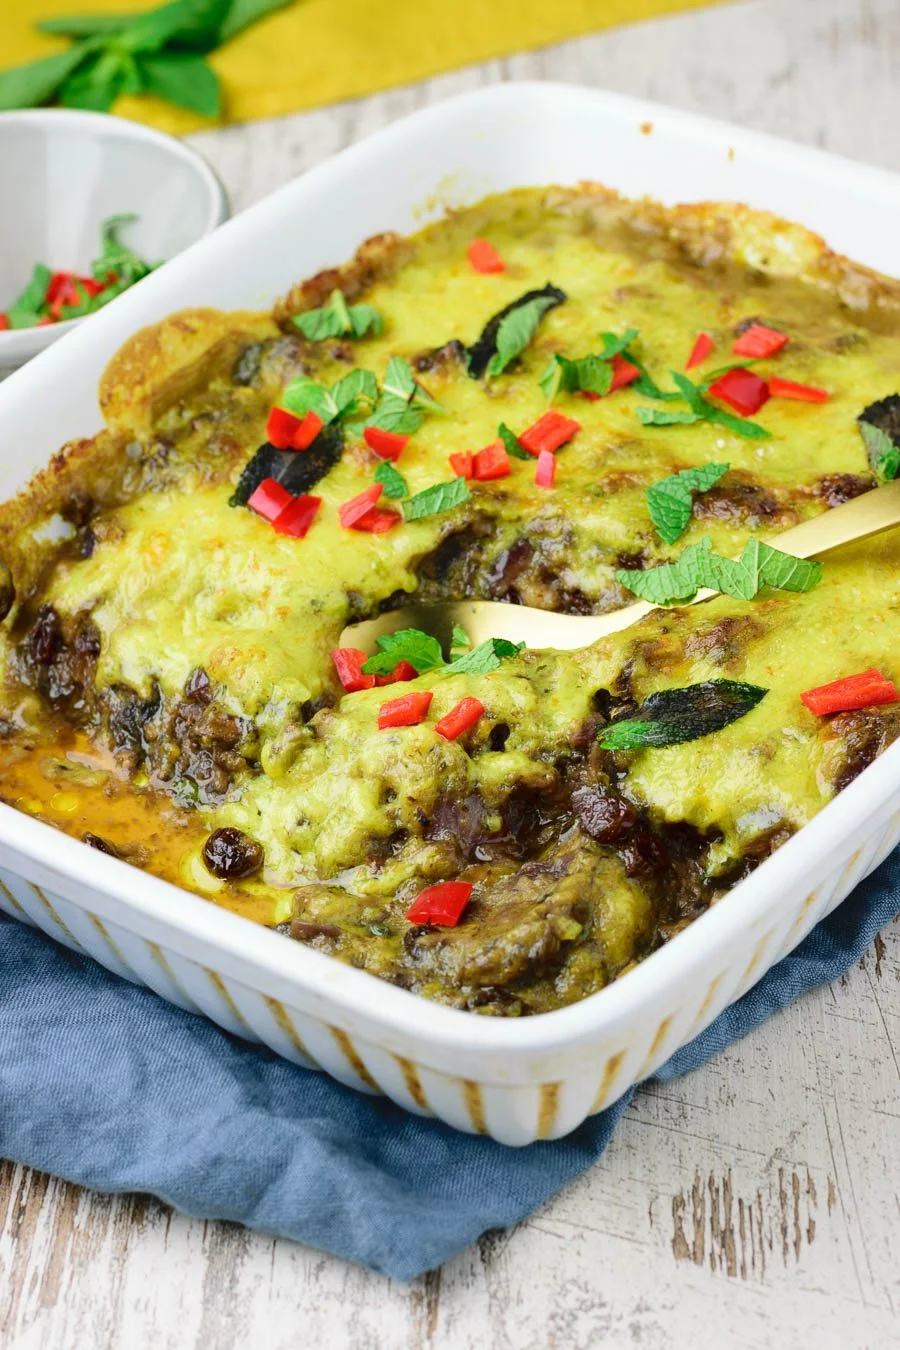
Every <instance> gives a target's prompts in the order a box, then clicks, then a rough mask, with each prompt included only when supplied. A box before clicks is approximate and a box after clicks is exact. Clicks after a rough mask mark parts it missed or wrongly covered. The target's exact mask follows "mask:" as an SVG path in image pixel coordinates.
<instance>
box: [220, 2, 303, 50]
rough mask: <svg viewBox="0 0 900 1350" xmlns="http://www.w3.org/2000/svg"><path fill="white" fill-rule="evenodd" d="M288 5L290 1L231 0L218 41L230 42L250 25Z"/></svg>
mask: <svg viewBox="0 0 900 1350" xmlns="http://www.w3.org/2000/svg"><path fill="white" fill-rule="evenodd" d="M289 4H291V0H231V8H230V9H229V11H228V14H227V15H226V17H225V22H224V23H223V24H222V27H221V28H220V29H219V41H220V42H221V43H225V42H230V41H231V39H232V38H233V37H237V35H238V33H241V32H243V30H244V29H245V28H249V27H250V25H251V24H253V23H257V22H258V21H259V20H260V19H264V18H265V17H266V16H267V15H268V14H273V13H274V12H275V10H277V9H284V7H285V5H289Z"/></svg>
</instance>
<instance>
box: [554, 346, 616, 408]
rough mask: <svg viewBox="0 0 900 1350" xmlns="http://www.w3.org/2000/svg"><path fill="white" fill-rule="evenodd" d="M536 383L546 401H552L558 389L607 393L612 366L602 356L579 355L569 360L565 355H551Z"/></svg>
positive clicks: (572, 391)
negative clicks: (573, 359) (575, 358)
mask: <svg viewBox="0 0 900 1350" xmlns="http://www.w3.org/2000/svg"><path fill="white" fill-rule="evenodd" d="M538 384H539V385H540V387H541V389H542V390H543V391H544V394H545V396H546V398H547V402H548V403H553V402H554V401H555V399H556V396H557V394H558V393H559V392H560V391H563V392H565V393H569V394H571V393H578V392H579V391H582V392H584V393H590V394H601V395H602V394H608V393H609V387H610V385H611V384H612V366H611V365H610V363H609V361H607V360H606V358H605V357H602V356H581V357H579V358H578V359H577V360H575V361H571V360H570V359H569V358H568V357H567V356H559V355H556V356H552V357H551V358H550V364H549V365H548V366H547V368H546V370H545V371H544V373H543V375H542V376H541V378H540V379H539V380H538Z"/></svg>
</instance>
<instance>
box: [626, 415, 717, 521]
mask: <svg viewBox="0 0 900 1350" xmlns="http://www.w3.org/2000/svg"><path fill="white" fill-rule="evenodd" d="M651 411H655V410H651ZM640 412H641V409H640V408H638V414H640ZM683 416H687V417H693V416H694V414H693V413H685V414H683ZM729 468H730V465H728V464H702V465H701V466H700V467H699V468H696V469H682V470H681V472H680V473H675V474H671V475H670V477H668V478H661V479H660V481H659V482H658V483H654V484H653V486H652V487H649V488H648V489H647V493H646V496H647V509H648V510H649V512H650V519H651V520H652V521H653V524H654V525H655V526H656V528H657V530H658V531H659V533H660V534H661V535H662V537H663V539H664V540H665V541H666V543H667V544H674V543H675V541H676V540H677V539H680V538H681V536H682V535H683V534H684V532H685V530H686V529H687V527H688V525H689V524H690V522H691V514H692V510H693V501H694V498H693V494H694V493H695V492H708V491H709V489H710V488H711V487H714V486H715V484H716V483H718V481H719V479H720V478H721V477H722V475H723V474H725V473H727V472H728V469H729Z"/></svg>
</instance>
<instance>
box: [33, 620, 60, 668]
mask: <svg viewBox="0 0 900 1350" xmlns="http://www.w3.org/2000/svg"><path fill="white" fill-rule="evenodd" d="M61 644H62V628H61V626H60V622H59V615H58V614H57V612H56V610H55V609H54V608H53V606H52V605H41V608H40V610H39V611H38V616H37V620H36V621H35V625H34V627H33V628H32V630H31V632H30V633H29V634H28V645H29V647H30V649H31V655H32V657H33V658H34V660H35V661H36V662H37V663H38V665H39V666H51V665H52V664H53V662H54V660H55V658H56V654H57V652H58V651H59V649H60V646H61Z"/></svg>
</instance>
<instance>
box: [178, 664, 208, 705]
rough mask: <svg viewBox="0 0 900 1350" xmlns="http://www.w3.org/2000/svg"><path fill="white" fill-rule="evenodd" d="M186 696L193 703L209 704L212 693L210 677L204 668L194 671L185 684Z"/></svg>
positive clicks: (199, 667)
mask: <svg viewBox="0 0 900 1350" xmlns="http://www.w3.org/2000/svg"><path fill="white" fill-rule="evenodd" d="M184 696H185V698H186V699H187V700H188V701H189V702H191V703H209V701H210V699H211V698H212V691H211V689H210V684H209V676H208V675H207V673H206V671H205V670H204V669H203V667H202V666H198V667H197V669H196V670H192V671H191V673H190V675H189V676H188V677H187V679H186V680H185V683H184Z"/></svg>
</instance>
